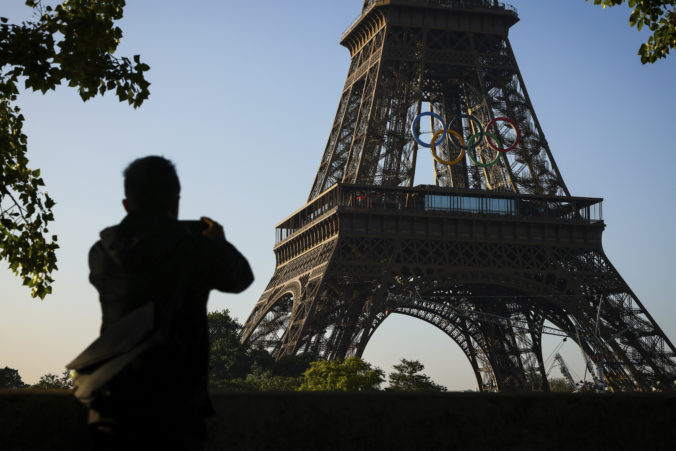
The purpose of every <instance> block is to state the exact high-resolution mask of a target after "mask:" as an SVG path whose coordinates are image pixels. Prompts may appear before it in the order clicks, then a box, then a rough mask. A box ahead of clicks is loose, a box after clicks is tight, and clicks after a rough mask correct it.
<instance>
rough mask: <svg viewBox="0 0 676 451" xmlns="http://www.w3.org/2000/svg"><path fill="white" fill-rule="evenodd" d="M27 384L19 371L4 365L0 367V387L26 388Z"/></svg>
mask: <svg viewBox="0 0 676 451" xmlns="http://www.w3.org/2000/svg"><path fill="white" fill-rule="evenodd" d="M24 387H26V384H24V383H23V381H22V380H21V376H19V371H18V370H15V369H13V368H9V367H7V366H6V367H4V368H3V369H0V388H24Z"/></svg>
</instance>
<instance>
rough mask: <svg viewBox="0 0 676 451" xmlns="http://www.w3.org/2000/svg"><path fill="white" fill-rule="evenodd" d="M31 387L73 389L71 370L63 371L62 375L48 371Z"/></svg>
mask: <svg viewBox="0 0 676 451" xmlns="http://www.w3.org/2000/svg"><path fill="white" fill-rule="evenodd" d="M31 388H41V389H72V388H73V379H72V378H71V377H70V372H69V371H67V370H66V371H64V372H63V373H61V376H57V375H56V374H52V373H47V374H45V375H44V376H42V377H41V378H40V380H39V381H38V383H37V384H35V385H33V386H31Z"/></svg>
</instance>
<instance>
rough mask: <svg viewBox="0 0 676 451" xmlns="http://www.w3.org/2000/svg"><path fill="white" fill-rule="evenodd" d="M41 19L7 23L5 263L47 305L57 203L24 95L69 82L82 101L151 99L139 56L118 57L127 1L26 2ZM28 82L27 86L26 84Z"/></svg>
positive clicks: (2, 187) (0, 80)
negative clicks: (27, 125) (35, 164)
mask: <svg viewBox="0 0 676 451" xmlns="http://www.w3.org/2000/svg"><path fill="white" fill-rule="evenodd" d="M26 5H27V6H28V7H31V8H33V9H34V17H35V18H34V19H33V20H29V21H24V22H22V23H21V24H10V23H8V19H7V18H6V17H0V260H7V262H8V264H9V268H10V269H11V270H12V271H13V272H14V273H15V274H17V275H18V276H20V277H21V278H22V279H23V284H24V285H26V286H28V287H29V288H30V289H31V296H33V297H39V298H40V299H44V298H45V296H46V295H48V294H49V293H51V291H52V283H53V281H54V280H53V278H52V273H53V271H55V270H56V269H57V265H56V254H55V251H56V249H58V244H57V236H56V235H50V233H49V229H48V225H49V224H50V223H51V222H52V221H53V220H54V214H53V211H52V208H53V207H54V205H55V201H54V200H53V199H52V198H51V197H50V196H49V194H48V193H47V192H46V191H43V187H44V185H45V184H44V181H43V179H42V177H41V174H40V170H39V169H34V170H33V169H31V168H30V165H29V161H28V156H27V153H28V138H27V136H26V135H25V134H24V133H23V124H24V120H25V118H24V116H23V115H22V114H21V109H20V108H19V106H17V105H16V102H17V100H18V97H19V92H20V91H19V90H20V89H21V88H22V87H23V88H25V89H32V90H33V91H40V92H42V93H43V94H44V93H46V92H47V91H50V90H54V89H55V88H56V87H57V86H59V85H61V84H62V83H67V84H68V86H70V87H73V88H76V89H77V90H78V93H79V95H80V97H81V98H82V100H84V101H86V100H89V99H91V98H92V97H95V96H96V95H99V94H100V95H103V94H104V93H106V92H107V91H110V90H113V91H115V94H116V95H117V97H118V99H119V100H120V101H121V102H128V103H129V104H130V105H132V106H133V107H134V108H137V107H139V106H140V105H141V104H142V103H143V101H144V100H145V99H147V98H148V96H149V91H148V87H149V85H150V83H149V82H148V81H147V80H146V79H145V76H144V73H145V72H146V71H148V70H149V69H150V67H149V66H148V65H147V64H145V63H142V62H141V59H140V56H139V55H135V56H134V57H133V61H132V59H129V58H126V57H122V58H117V57H115V56H114V53H115V51H116V49H117V46H118V45H119V43H120V39H122V30H121V29H120V28H119V27H117V26H115V21H117V20H120V19H121V18H122V15H123V9H124V6H125V0H66V1H64V2H62V3H60V4H58V5H57V6H55V7H52V6H44V5H43V4H42V1H41V0H26ZM21 81H23V86H21V84H20V82H21Z"/></svg>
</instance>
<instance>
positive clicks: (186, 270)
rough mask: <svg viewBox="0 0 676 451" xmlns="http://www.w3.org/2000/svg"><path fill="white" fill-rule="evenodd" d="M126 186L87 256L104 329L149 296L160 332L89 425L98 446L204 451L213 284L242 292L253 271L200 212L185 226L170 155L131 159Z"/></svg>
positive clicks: (103, 397) (108, 389)
mask: <svg viewBox="0 0 676 451" xmlns="http://www.w3.org/2000/svg"><path fill="white" fill-rule="evenodd" d="M124 189H125V196H126V199H124V200H123V201H122V203H123V204H124V208H125V210H126V211H127V213H128V214H127V216H126V217H125V218H124V219H123V220H122V222H121V223H120V224H119V225H116V226H114V227H110V228H107V229H105V230H103V231H102V232H101V240H100V241H98V242H97V243H96V244H94V246H93V247H92V249H91V251H90V253H89V267H90V271H91V272H90V276H89V280H90V281H91V283H92V284H93V285H94V286H95V287H96V289H97V290H98V291H99V295H100V301H101V310H102V314H103V318H102V325H101V334H102V338H103V337H104V335H105V333H106V330H107V329H108V328H109V327H111V325H114V324H115V323H116V322H117V321H119V320H121V319H124V318H128V317H129V316H130V313H131V312H134V311H138V309H139V307H141V306H149V304H148V303H149V302H150V303H152V305H151V306H150V307H151V308H152V312H153V313H152V315H153V316H154V323H153V324H154V326H153V327H154V329H155V330H156V331H159V332H158V333H156V336H159V337H160V339H159V340H157V341H156V342H153V343H154V344H152V345H151V346H149V349H147V350H145V351H144V352H143V353H142V354H141V355H139V356H138V358H136V357H134V360H133V361H132V362H131V363H130V364H128V365H127V364H125V366H124V369H123V370H122V371H121V372H119V374H116V375H115V376H114V377H113V379H112V380H111V381H110V382H108V383H107V384H106V386H105V389H104V390H101V391H100V394H99V395H98V396H97V397H96V399H95V400H94V402H93V403H92V405H91V409H90V419H89V420H90V425H91V426H92V428H93V431H94V436H95V440H96V442H97V444H98V446H99V447H101V448H103V449H123V450H124V449H148V450H151V449H158V450H168V449H201V447H202V441H203V439H204V437H205V435H206V429H205V423H204V419H205V417H206V416H209V415H211V414H212V413H213V411H212V408H211V404H210V402H209V398H208V395H207V373H208V368H207V367H208V352H209V347H208V331H207V316H206V314H207V298H208V296H209V291H210V290H211V289H212V288H215V289H217V290H219V291H225V292H230V293H239V292H241V291H242V290H244V289H245V288H247V287H248V286H249V285H250V284H251V282H252V281H253V274H252V273H251V269H250V268H249V264H248V263H247V261H246V259H245V258H244V257H243V256H242V255H241V254H240V253H239V252H238V251H237V249H235V247H233V246H232V245H231V244H230V243H228V242H227V241H226V239H225V234H224V233H223V228H222V227H221V226H220V225H219V224H218V223H216V222H215V221H213V220H211V219H209V218H202V219H201V220H202V221H203V222H204V223H205V224H204V230H203V231H201V232H200V231H196V230H195V227H194V226H195V225H198V224H199V223H197V224H192V226H193V227H189V226H188V225H186V223H183V222H181V221H178V220H177V217H178V204H179V193H180V183H179V180H178V176H177V175H176V170H175V168H174V165H173V164H172V163H171V162H170V161H169V160H166V159H164V158H162V157H156V156H150V157H145V158H141V159H138V160H136V161H134V162H132V163H131V164H130V165H129V167H127V169H126V170H125V171H124ZM153 316H151V318H152V317H153ZM118 324H120V323H118ZM109 335H110V334H109Z"/></svg>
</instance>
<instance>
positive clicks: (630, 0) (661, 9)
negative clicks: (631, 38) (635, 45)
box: [587, 0, 676, 64]
mask: <svg viewBox="0 0 676 451" xmlns="http://www.w3.org/2000/svg"><path fill="white" fill-rule="evenodd" d="M587 1H591V0H587ZM593 1H594V4H595V5H602V6H603V7H604V8H605V7H606V6H609V7H612V6H617V5H621V4H623V3H625V1H626V2H627V4H628V6H629V7H630V8H632V11H631V14H630V16H629V25H630V26H632V27H636V29H638V30H641V29H642V28H643V27H647V28H648V29H650V31H652V35H651V36H650V38H649V39H648V42H645V43H643V44H642V45H641V47H640V48H639V50H638V54H639V56H640V57H641V63H643V64H646V63H654V62H655V61H657V60H658V59H661V58H666V56H667V55H668V54H669V51H670V50H671V49H673V48H676V0H593Z"/></svg>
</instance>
